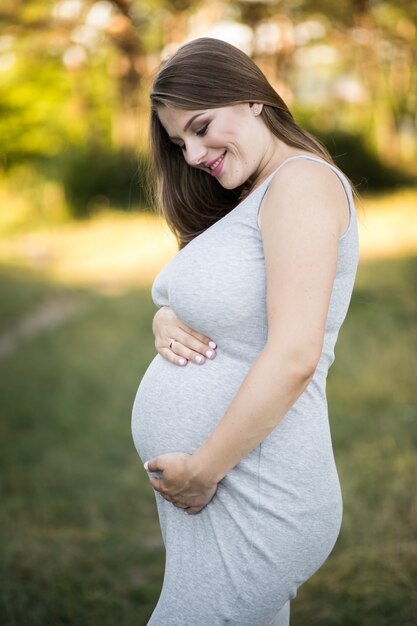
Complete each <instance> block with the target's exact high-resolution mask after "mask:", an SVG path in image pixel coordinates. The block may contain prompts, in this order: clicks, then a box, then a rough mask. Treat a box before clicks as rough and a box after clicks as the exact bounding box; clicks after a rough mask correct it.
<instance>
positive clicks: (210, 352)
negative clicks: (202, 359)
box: [206, 350, 214, 359]
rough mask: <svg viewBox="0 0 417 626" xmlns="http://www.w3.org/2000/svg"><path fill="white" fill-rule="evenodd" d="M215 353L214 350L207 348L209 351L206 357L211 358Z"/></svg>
mask: <svg viewBox="0 0 417 626" xmlns="http://www.w3.org/2000/svg"><path fill="white" fill-rule="evenodd" d="M213 355H214V352H213V350H207V352H206V357H207V358H208V359H211V357H212V356H213Z"/></svg>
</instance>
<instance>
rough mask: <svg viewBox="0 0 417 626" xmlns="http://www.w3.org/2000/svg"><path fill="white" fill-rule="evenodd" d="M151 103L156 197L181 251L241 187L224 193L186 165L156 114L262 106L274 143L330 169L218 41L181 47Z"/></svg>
mask: <svg viewBox="0 0 417 626" xmlns="http://www.w3.org/2000/svg"><path fill="white" fill-rule="evenodd" d="M150 98H151V123H150V138H151V149H152V157H153V168H152V169H153V175H154V180H155V183H156V186H155V195H156V200H157V205H158V208H159V209H160V211H161V212H162V214H163V215H164V217H165V219H166V221H167V223H168V225H169V227H170V228H171V230H172V231H173V232H174V234H175V236H176V238H177V240H178V243H179V246H180V248H182V247H184V246H185V245H186V244H187V243H188V242H189V241H191V239H193V238H194V237H196V236H197V235H198V234H200V233H201V232H203V231H204V230H206V229H207V228H208V227H209V226H211V225H212V224H214V222H216V221H217V220H219V219H220V218H221V217H223V216H224V215H226V214H227V213H229V211H231V210H232V209H233V208H234V207H235V206H236V205H237V204H238V202H239V201H240V200H241V199H242V197H244V194H245V192H247V188H248V185H243V186H241V187H239V188H237V189H233V190H229V189H224V188H223V187H222V186H221V185H220V184H219V182H218V181H217V180H216V179H215V178H213V177H212V176H209V175H208V174H207V172H204V171H202V170H201V169H198V168H194V167H191V166H189V165H188V164H187V163H186V161H185V159H184V157H183V155H182V152H181V150H180V149H179V148H178V146H176V145H175V144H174V143H173V142H172V141H170V139H169V137H168V134H167V132H166V130H165V129H164V127H163V126H162V124H161V122H160V121H159V117H158V108H159V107H161V106H167V107H173V108H177V109H189V110H201V109H213V108H220V107H225V106H231V105H235V104H242V103H246V102H248V103H252V102H259V103H262V104H263V105H264V106H263V108H262V112H261V115H262V118H263V120H264V122H265V124H266V126H267V127H268V128H269V130H270V131H271V132H272V133H273V134H274V135H275V136H276V137H278V138H279V139H281V140H282V141H283V142H284V143H286V144H287V145H289V146H293V147H294V148H300V149H301V150H307V151H309V152H312V153H314V154H316V155H318V156H320V157H321V158H323V159H324V160H325V161H327V162H329V163H332V164H333V160H332V158H331V156H330V154H329V153H328V152H327V150H326V149H325V148H324V147H323V146H322V145H321V144H320V142H319V141H318V140H317V139H315V138H314V137H313V136H312V135H310V134H309V133H308V132H307V131H305V130H303V129H302V128H300V126H298V124H297V123H296V122H295V120H294V118H293V116H292V114H291V113H290V111H289V109H288V107H287V105H286V104H285V102H284V101H283V100H282V98H281V97H280V96H279V95H278V94H277V92H276V91H275V90H274V89H273V87H272V86H271V85H270V83H269V82H268V80H267V79H266V77H265V76H264V74H263V73H262V72H261V70H260V69H259V68H258V66H257V65H256V64H255V63H254V61H252V59H251V58H250V57H248V56H247V55H246V54H245V53H244V52H242V51H241V50H239V49H238V48H235V47H234V46H232V45H230V44H228V43H225V42H224V41H220V40H218V39H212V38H209V37H202V38H200V39H195V40H194V41H191V42H189V43H187V44H185V45H184V46H182V47H181V48H180V49H179V50H178V51H177V52H176V53H175V54H174V55H173V56H172V57H170V58H169V59H168V60H167V61H166V62H165V63H163V64H162V66H161V68H160V70H159V72H158V74H157V76H156V78H155V80H154V83H153V87H152V91H151V94H150Z"/></svg>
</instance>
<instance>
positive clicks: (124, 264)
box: [0, 190, 417, 294]
mask: <svg viewBox="0 0 417 626" xmlns="http://www.w3.org/2000/svg"><path fill="white" fill-rule="evenodd" d="M360 204H361V207H360V208H359V210H358V215H359V229H360V233H359V236H360V243H361V259H362V260H373V259H381V258H394V257H399V256H405V255H409V254H413V253H415V252H416V251H417V192H416V191H415V190H403V191H400V192H397V193H393V194H389V195H385V196H383V197H376V198H372V197H368V198H364V199H363V200H362V201H361V203H360ZM362 208H363V211H362ZM176 250H177V247H176V243H175V240H174V237H173V235H172V234H171V233H170V231H169V229H168V227H167V225H166V224H165V223H164V222H163V221H162V220H161V219H160V218H159V217H156V216H155V215H152V214H147V213H122V212H116V211H110V210H108V211H105V212H102V213H98V214H96V215H95V216H93V217H92V218H90V219H88V220H86V221H79V222H74V221H70V222H67V223H63V224H57V225H55V226H50V227H48V228H46V227H45V228H43V229H42V228H41V229H36V230H34V229H32V230H30V231H29V232H27V231H26V232H17V233H14V234H9V235H8V236H7V237H4V241H3V242H2V246H1V249H0V263H2V264H5V265H17V266H19V267H22V268H30V269H34V270H38V271H40V272H42V274H44V275H45V276H47V277H48V278H50V279H52V280H54V281H56V282H59V283H62V284H66V285H72V286H88V287H92V288H94V289H96V290H98V291H100V292H105V293H115V294H118V293H122V292H124V291H126V290H128V289H130V288H131V287H135V286H146V285H149V284H150V283H151V282H152V280H153V278H154V277H155V275H156V274H157V272H158V271H159V270H160V269H161V268H162V267H163V266H164V265H165V264H166V263H167V262H168V260H169V259H170V258H171V257H172V256H173V255H174V254H175V252H176Z"/></svg>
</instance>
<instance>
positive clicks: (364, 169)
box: [310, 128, 415, 193]
mask: <svg viewBox="0 0 417 626" xmlns="http://www.w3.org/2000/svg"><path fill="white" fill-rule="evenodd" d="M310 130H311V132H312V133H313V134H314V135H315V136H316V137H317V138H318V139H320V141H321V142H322V143H323V144H324V145H325V146H326V147H327V149H328V150H329V152H330V154H331V155H332V157H333V158H334V160H335V162H336V164H337V165H338V166H339V167H340V168H341V170H342V171H343V172H345V174H347V176H348V177H349V178H350V180H351V181H352V182H353V184H354V185H355V186H356V187H357V188H358V191H360V192H361V193H363V192H366V191H376V190H378V191H384V190H387V189H393V188H396V187H397V188H398V187H402V186H411V185H413V184H414V182H415V178H414V177H413V176H411V175H410V174H407V172H404V171H403V170H401V169H397V168H395V167H390V166H388V165H387V163H384V162H383V161H382V160H381V159H380V158H379V156H378V155H377V154H376V152H375V151H373V150H372V149H371V148H370V147H369V145H367V142H366V137H364V136H363V135H357V134H356V135H355V134H353V133H344V132H342V131H333V132H330V133H325V132H323V131H321V130H319V129H317V128H314V129H310Z"/></svg>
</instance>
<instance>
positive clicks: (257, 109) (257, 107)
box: [250, 102, 264, 117]
mask: <svg viewBox="0 0 417 626" xmlns="http://www.w3.org/2000/svg"><path fill="white" fill-rule="evenodd" d="M263 106H264V105H263V104H262V103H261V102H251V104H250V108H251V111H252V113H253V114H254V115H255V117H256V116H257V115H260V113H261V111H262V109H263Z"/></svg>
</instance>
